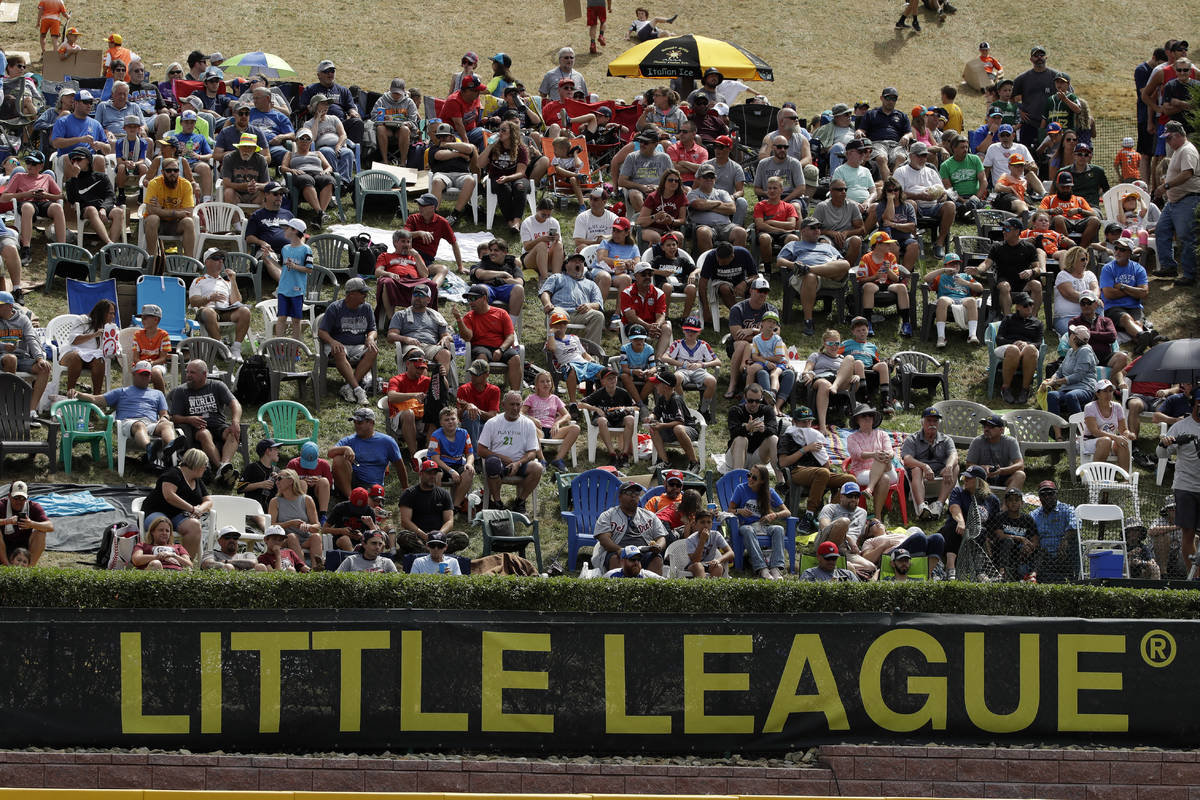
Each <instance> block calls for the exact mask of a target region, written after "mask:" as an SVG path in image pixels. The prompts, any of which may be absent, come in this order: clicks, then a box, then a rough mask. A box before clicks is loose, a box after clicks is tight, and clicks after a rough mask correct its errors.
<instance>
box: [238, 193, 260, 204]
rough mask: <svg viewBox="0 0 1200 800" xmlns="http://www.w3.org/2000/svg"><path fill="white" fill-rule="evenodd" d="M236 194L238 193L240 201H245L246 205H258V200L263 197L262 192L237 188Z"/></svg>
mask: <svg viewBox="0 0 1200 800" xmlns="http://www.w3.org/2000/svg"><path fill="white" fill-rule="evenodd" d="M234 194H235V195H237V199H238V202H239V203H245V204H246V205H258V200H259V198H261V197H262V193H261V192H239V191H236V190H235V191H234Z"/></svg>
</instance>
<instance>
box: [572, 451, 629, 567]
mask: <svg viewBox="0 0 1200 800" xmlns="http://www.w3.org/2000/svg"><path fill="white" fill-rule="evenodd" d="M620 487H621V481H620V479H618V478H617V476H616V475H614V474H613V473H611V472H609V471H608V470H603V469H589V470H587V471H586V472H582V473H580V474H579V475H577V476H576V477H575V479H574V480H573V481H571V499H572V503H573V506H574V508H573V510H571V511H563V512H561V513H562V518H563V519H565V520H566V521H567V569H568V570H574V569H575V561H576V559H577V558H578V556H579V549H580V548H581V547H589V548H595V547H596V546H597V545H596V537H595V536H594V535H593V533H592V531H593V530H595V528H596V519H597V518H598V517H599V516H600V512H601V511H604V510H605V509H607V508H612V507H613V506H615V505H616V504H617V490H618V489H619V488H620Z"/></svg>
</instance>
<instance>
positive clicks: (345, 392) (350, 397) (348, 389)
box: [338, 383, 354, 403]
mask: <svg viewBox="0 0 1200 800" xmlns="http://www.w3.org/2000/svg"><path fill="white" fill-rule="evenodd" d="M338 394H340V395H341V396H342V399H343V400H345V401H346V402H347V403H353V402H354V388H353V387H352V386H351V385H350V384H348V383H347V384H344V385H343V386H342V388H341V390H340V391H339V392H338Z"/></svg>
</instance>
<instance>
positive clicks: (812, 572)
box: [798, 542, 858, 583]
mask: <svg viewBox="0 0 1200 800" xmlns="http://www.w3.org/2000/svg"><path fill="white" fill-rule="evenodd" d="M839 555H841V550H839V549H838V546H837V545H836V544H834V543H833V542H821V543H820V544H819V545H817V566H815V567H809V568H808V569H806V570H804V572H801V573H800V577H799V579H798V580H802V581H807V582H813V583H823V582H825V581H835V582H841V581H849V582H851V583H857V582H858V573H856V572H854V570H850V569H846V568H845V567H839V566H838V565H837V560H838V556H839Z"/></svg>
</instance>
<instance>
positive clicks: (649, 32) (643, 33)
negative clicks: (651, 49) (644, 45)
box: [637, 25, 658, 42]
mask: <svg viewBox="0 0 1200 800" xmlns="http://www.w3.org/2000/svg"><path fill="white" fill-rule="evenodd" d="M657 38H658V28H656V27H654V26H653V25H643V26H642V29H641V30H640V31H638V32H637V39H638V41H639V42H648V41H650V40H651V39H657Z"/></svg>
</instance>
